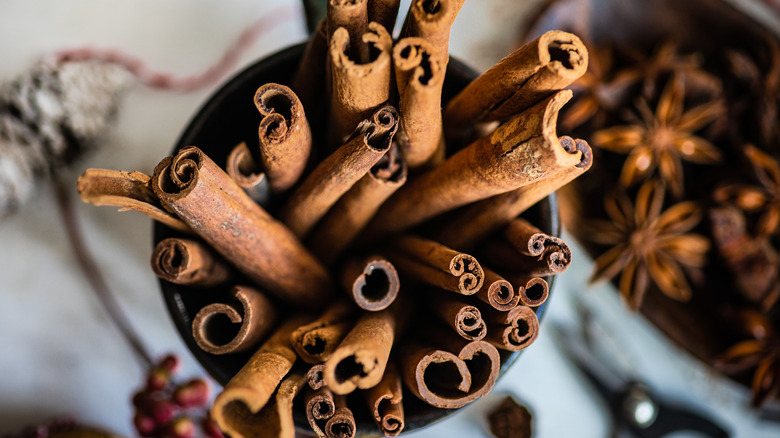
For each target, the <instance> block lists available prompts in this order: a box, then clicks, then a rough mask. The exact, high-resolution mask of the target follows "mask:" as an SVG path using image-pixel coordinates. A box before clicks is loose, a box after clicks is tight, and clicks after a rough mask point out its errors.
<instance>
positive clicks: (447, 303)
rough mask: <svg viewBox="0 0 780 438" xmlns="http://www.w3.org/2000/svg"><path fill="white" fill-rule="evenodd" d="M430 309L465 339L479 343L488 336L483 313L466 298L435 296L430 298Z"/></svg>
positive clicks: (451, 295) (450, 295) (444, 295)
mask: <svg viewBox="0 0 780 438" xmlns="http://www.w3.org/2000/svg"><path fill="white" fill-rule="evenodd" d="M429 307H430V309H431V310H432V311H433V312H434V313H435V314H436V316H438V317H439V319H440V320H441V321H442V322H444V323H445V324H447V325H448V326H449V327H451V328H452V329H453V330H455V332H457V333H458V335H460V336H461V337H462V338H463V339H466V340H469V341H479V340H481V339H483V338H484V337H485V335H487V325H486V324H485V321H484V320H483V319H482V313H481V312H480V311H479V309H478V308H477V307H475V306H472V305H471V304H469V303H468V302H467V301H466V300H465V299H464V297H462V296H459V295H453V294H435V295H434V296H433V297H430V306H429Z"/></svg>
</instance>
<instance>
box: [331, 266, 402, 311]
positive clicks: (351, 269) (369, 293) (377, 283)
mask: <svg viewBox="0 0 780 438" xmlns="http://www.w3.org/2000/svg"><path fill="white" fill-rule="evenodd" d="M341 278H342V283H343V285H344V289H345V290H346V291H347V292H348V294H349V297H350V299H352V301H354V302H355V304H357V305H358V307H360V308H361V309H364V310H368V311H372V312H376V311H379V310H382V309H385V308H387V306H389V305H390V304H392V303H393V301H395V298H396V297H397V296H398V290H399V288H400V281H399V280H398V271H396V270H395V267H394V266H393V264H392V263H390V261H388V260H387V259H385V258H384V257H381V256H376V255H374V256H369V257H365V258H363V259H350V260H348V261H347V262H346V263H345V264H344V268H343V269H342V276H341Z"/></svg>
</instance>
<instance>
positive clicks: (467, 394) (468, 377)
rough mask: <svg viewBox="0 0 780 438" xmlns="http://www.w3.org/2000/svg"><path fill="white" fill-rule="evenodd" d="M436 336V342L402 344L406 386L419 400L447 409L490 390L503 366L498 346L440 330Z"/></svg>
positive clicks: (472, 399) (461, 405)
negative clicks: (469, 339)
mask: <svg viewBox="0 0 780 438" xmlns="http://www.w3.org/2000/svg"><path fill="white" fill-rule="evenodd" d="M489 333H490V331H489V330H488V336H489ZM437 339H438V340H437V342H436V346H433V345H430V344H428V343H424V342H423V343H420V342H417V341H413V340H410V341H409V342H407V343H406V344H405V345H404V346H403V347H402V348H401V356H400V357H401V363H402V364H403V365H402V368H403V369H402V375H403V379H404V383H405V384H406V387H407V388H409V390H410V391H411V392H412V393H413V394H414V395H415V396H417V398H419V399H420V400H422V401H424V402H426V403H428V404H430V405H432V406H435V407H437V408H445V409H457V408H460V407H463V406H464V405H466V404H468V403H470V402H472V401H474V400H476V399H478V398H480V397H482V396H484V395H486V394H487V393H488V392H490V390H491V389H492V388H493V385H494V384H495V383H496V379H498V371H499V368H500V357H499V354H498V350H496V347H494V346H493V345H491V344H490V343H488V342H485V341H471V342H469V341H466V340H465V339H463V338H461V337H459V336H457V335H456V334H455V333H441V334H437ZM467 362H468V364H467ZM444 364H447V365H449V367H450V368H444ZM452 366H454V367H455V370H457V373H452V372H450V371H455V370H452V368H451V367H452ZM444 369H446V370H447V371H448V372H446V373H443V372H441V371H442V370H444Z"/></svg>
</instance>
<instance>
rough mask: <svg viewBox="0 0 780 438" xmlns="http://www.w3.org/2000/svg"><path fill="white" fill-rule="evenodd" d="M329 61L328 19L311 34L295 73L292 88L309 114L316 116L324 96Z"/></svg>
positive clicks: (320, 23)
mask: <svg viewBox="0 0 780 438" xmlns="http://www.w3.org/2000/svg"><path fill="white" fill-rule="evenodd" d="M327 60H328V24H327V18H323V19H322V20H320V22H319V24H318V25H317V29H315V31H314V32H313V33H312V34H311V37H309V40H308V41H307V43H306V47H305V48H304V49H303V55H301V61H300V62H299V63H298V69H297V70H296V71H295V75H294V76H293V79H292V82H291V83H290V88H292V90H293V91H295V94H296V95H297V96H298V98H299V99H300V101H301V103H302V104H303V107H304V109H305V110H306V112H307V113H308V114H310V115H311V114H315V111H316V110H317V108H318V106H319V104H320V103H321V100H322V98H323V96H324V93H322V89H323V87H325V86H326V85H327V83H328V82H329V81H328V80H326V74H325V72H326V64H327Z"/></svg>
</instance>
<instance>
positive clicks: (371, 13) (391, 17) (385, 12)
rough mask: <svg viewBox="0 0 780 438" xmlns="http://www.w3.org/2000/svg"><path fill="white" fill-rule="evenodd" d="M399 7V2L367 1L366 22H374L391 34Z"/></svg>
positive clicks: (385, 0) (387, 0) (386, 0)
mask: <svg viewBox="0 0 780 438" xmlns="http://www.w3.org/2000/svg"><path fill="white" fill-rule="evenodd" d="M400 6H401V0H368V22H369V23H370V22H372V21H375V22H377V23H379V24H381V25H382V26H383V27H384V28H385V29H387V32H389V33H390V34H392V33H393V28H394V27H395V20H396V18H397V17H398V9H399V8H400Z"/></svg>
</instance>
